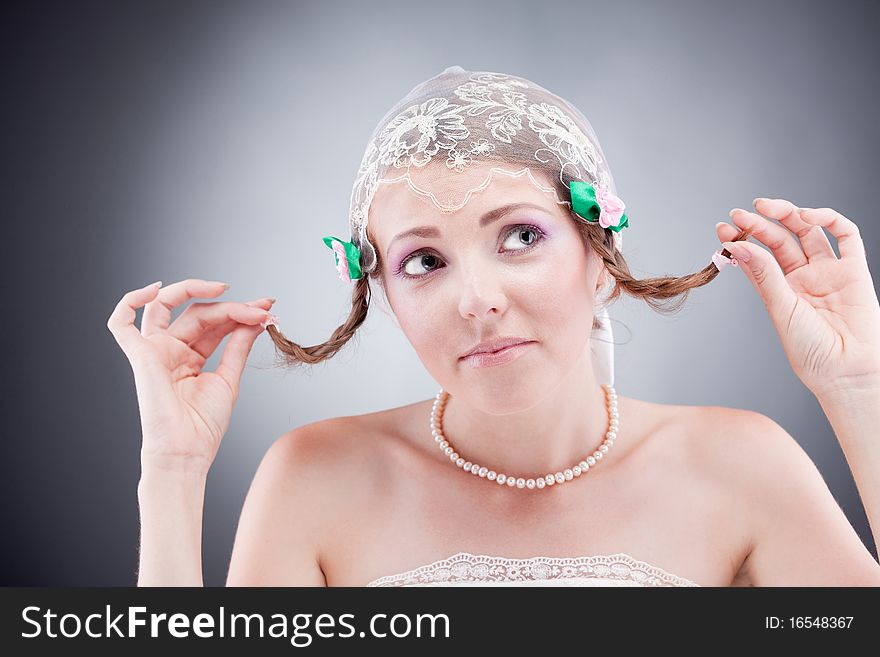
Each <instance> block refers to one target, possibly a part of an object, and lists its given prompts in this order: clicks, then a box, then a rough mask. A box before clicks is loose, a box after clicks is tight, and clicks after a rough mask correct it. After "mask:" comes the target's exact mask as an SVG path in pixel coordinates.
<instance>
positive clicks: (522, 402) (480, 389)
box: [444, 363, 557, 415]
mask: <svg viewBox="0 0 880 657" xmlns="http://www.w3.org/2000/svg"><path fill="white" fill-rule="evenodd" d="M511 365H515V363H511ZM492 370H497V372H493V371H492ZM542 374H544V375H543V376H542ZM556 380H557V379H556V378H555V377H548V376H546V372H543V373H542V372H541V370H540V369H539V368H536V367H535V366H534V365H531V366H523V367H517V368H514V367H510V368H508V367H506V366H505V367H498V368H485V369H478V370H473V371H471V372H469V373H468V375H467V376H465V377H460V378H458V380H457V381H456V383H455V386H454V387H448V388H447V387H445V386H444V389H445V390H447V391H448V392H449V394H450V395H451V396H453V397H456V396H457V397H459V398H461V399H462V400H465V401H466V402H467V404H468V406H473V407H474V408H477V409H479V410H480V411H482V412H483V413H488V414H489V415H509V414H510V413H517V412H521V411H527V410H529V409H530V408H532V407H533V406H535V405H537V404H538V403H539V402H540V401H541V399H542V398H543V396H544V395H546V394H548V391H549V390H552V389H553V388H554V387H555V386H554V385H553V384H554V382H555V381H556Z"/></svg>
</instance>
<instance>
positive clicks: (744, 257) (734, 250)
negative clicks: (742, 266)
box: [724, 242, 752, 262]
mask: <svg viewBox="0 0 880 657" xmlns="http://www.w3.org/2000/svg"><path fill="white" fill-rule="evenodd" d="M724 248H725V249H727V250H728V251H730V253H731V255H733V257H734V258H736V259H737V260H741V261H742V262H748V261H749V260H751V259H752V254H751V253H749V252H748V251H747V250H746V249H745V248H743V247H742V246H740V245H739V244H737V243H735V242H724Z"/></svg>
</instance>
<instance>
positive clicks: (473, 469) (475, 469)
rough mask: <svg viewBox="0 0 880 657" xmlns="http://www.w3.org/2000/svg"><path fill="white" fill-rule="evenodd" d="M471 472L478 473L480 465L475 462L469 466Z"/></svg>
mask: <svg viewBox="0 0 880 657" xmlns="http://www.w3.org/2000/svg"><path fill="white" fill-rule="evenodd" d="M471 474H480V466H479V465H477V464H476V463H474V464H473V465H472V466H471Z"/></svg>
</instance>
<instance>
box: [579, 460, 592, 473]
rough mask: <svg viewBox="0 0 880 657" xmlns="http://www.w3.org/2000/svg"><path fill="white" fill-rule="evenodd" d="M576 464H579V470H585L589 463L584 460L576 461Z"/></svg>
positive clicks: (588, 467) (587, 468)
mask: <svg viewBox="0 0 880 657" xmlns="http://www.w3.org/2000/svg"><path fill="white" fill-rule="evenodd" d="M578 465H579V466H581V470H582V471H583V472H586V471H587V470H589V469H590V464H589V463H587V462H586V461H581V462H580V463H578Z"/></svg>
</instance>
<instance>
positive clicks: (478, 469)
mask: <svg viewBox="0 0 880 657" xmlns="http://www.w3.org/2000/svg"><path fill="white" fill-rule="evenodd" d="M602 387H603V388H604V390H605V402H606V406H607V408H608V431H607V432H606V433H605V441H604V442H603V443H602V444H601V445H599V448H598V449H597V450H596V451H595V452H593V453H592V454H591V455H590V456H588V457H587V458H585V459H584V460H583V461H581V462H580V463H578V464H577V465H575V466H572V467H571V468H566V469H565V470H562V471H560V472H556V473H550V474H548V475H546V476H544V477H538V478H537V479H523V478H522V477H513V476H511V475H507V474H503V473H496V472H495V471H494V470H489V469H488V468H487V467H486V466H482V465H478V464H476V463H471V462H470V461H466V460H465V459H464V457H463V456H459V454H458V452H456V451H455V448H454V447H453V446H452V445H450V444H449V441H448V440H447V439H446V436H444V435H443V431H442V429H441V428H440V427H441V426H442V425H443V410H444V409H445V408H446V402H447V401H448V399H449V393H448V392H446V391H444V390H441V391H440V392H438V393H437V397H436V398H435V399H434V408H433V409H432V410H431V435H433V436H434V441H435V442H436V443H437V446H438V447H440V449H441V450H442V451H443V453H444V454H446V455H447V456H448V457H449V460H450V461H452V462H453V463H454V464H455V465H457V466H458V467H459V468H463V469H464V471H465V472H470V473H471V474H474V475H479V476H480V477H483V478H485V479H488V480H489V481H494V482H495V483H497V484H500V485H502V486H503V485H505V484H506V485H507V486H508V487H509V488H514V487H516V488H528V489H529V490H531V489H534V488H538V489H541V488H544V487H547V486H552V485H553V484H564V483H565V482H566V481H571V480H572V479H575V478H576V477H580V476H581V475H583V474H586V473H587V471H588V470H589V469H590V468H592V467H593V466H595V465H596V462H597V461H601V460H602V457H603V456H604V455H605V454H606V453H607V452H608V450H609V449H610V448H611V447H612V446H613V445H614V441H615V439H616V438H617V429H618V426H619V421H620V415H619V414H618V412H617V391H616V390H615V389H614V388H613V387H612V386H610V385H608V384H607V383H603V384H602Z"/></svg>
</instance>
